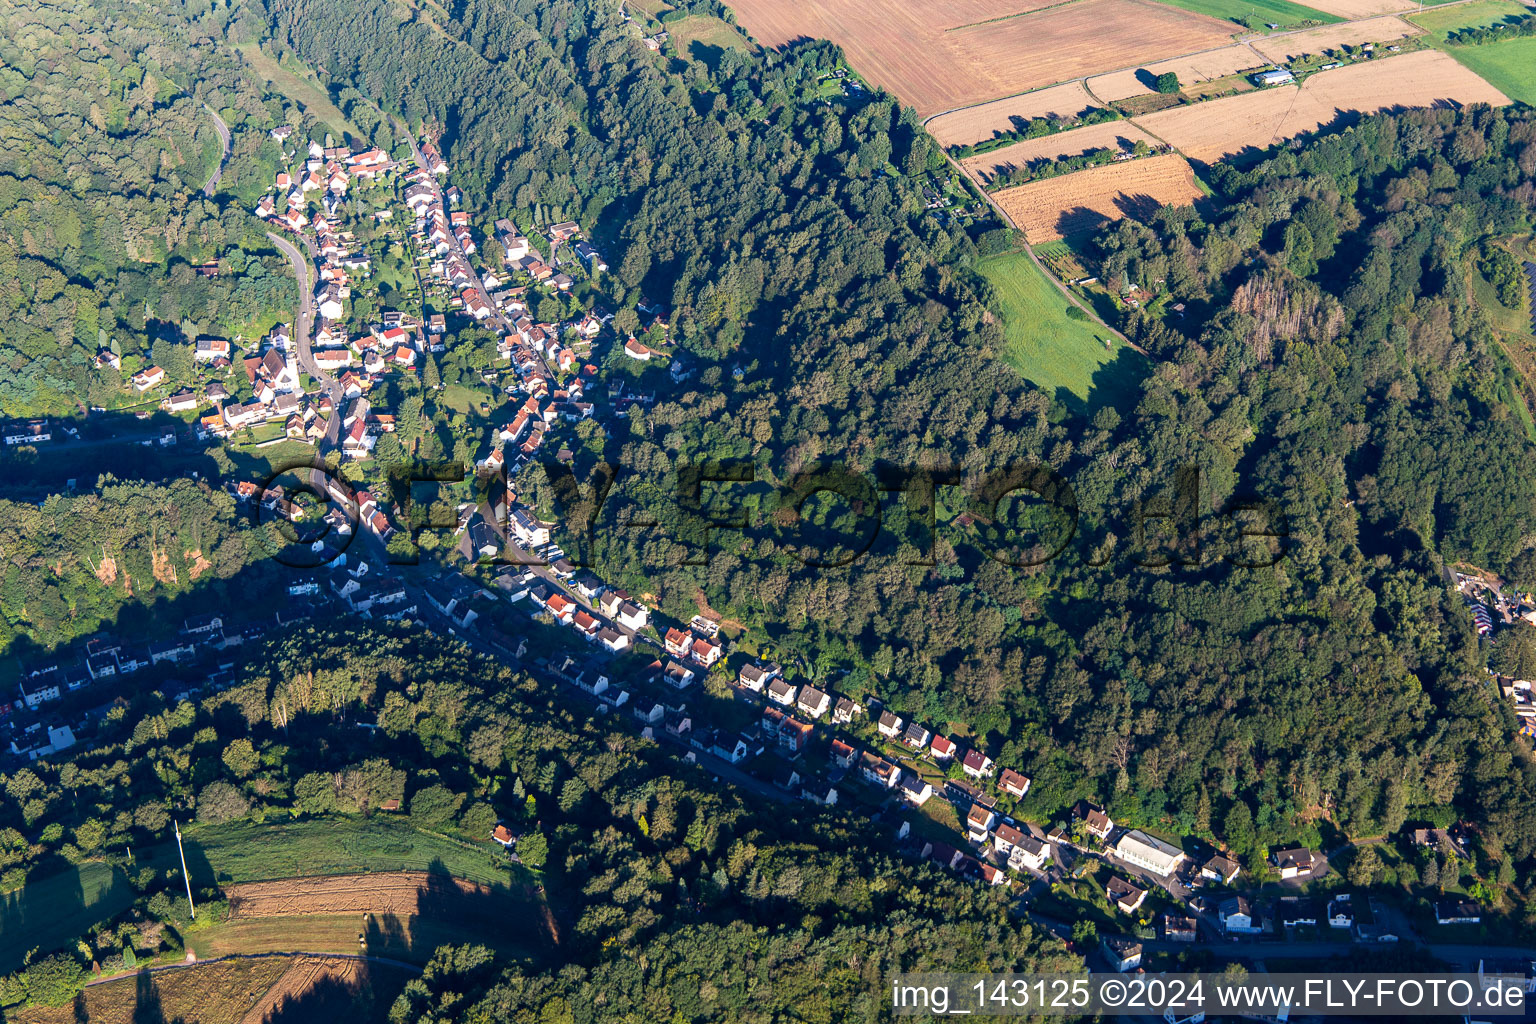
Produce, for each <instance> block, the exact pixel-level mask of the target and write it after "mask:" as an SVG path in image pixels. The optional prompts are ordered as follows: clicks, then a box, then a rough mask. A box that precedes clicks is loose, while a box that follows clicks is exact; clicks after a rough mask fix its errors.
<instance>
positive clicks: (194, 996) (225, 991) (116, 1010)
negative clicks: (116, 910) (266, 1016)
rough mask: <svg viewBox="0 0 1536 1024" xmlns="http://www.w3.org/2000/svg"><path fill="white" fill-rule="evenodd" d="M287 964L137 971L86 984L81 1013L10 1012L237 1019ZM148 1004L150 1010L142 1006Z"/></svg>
mask: <svg viewBox="0 0 1536 1024" xmlns="http://www.w3.org/2000/svg"><path fill="white" fill-rule="evenodd" d="M287 969H288V961H287V960H285V959H282V958H280V957H274V958H271V959H261V960H226V961H222V962H220V963H216V964H202V965H199V966H197V967H185V968H177V969H175V970H169V971H155V972H153V973H147V972H140V973H139V974H136V975H129V976H128V977H125V978H119V979H117V980H115V981H108V982H103V983H102V984H100V985H92V986H90V987H89V988H87V989H86V990H85V992H84V993H83V999H84V1003H85V1005H84V1008H83V1010H84V1012H83V1014H82V1013H81V1012H80V1011H79V1010H78V1009H77V1007H76V1006H61V1007H41V1006H37V1007H31V1008H29V1009H26V1010H21V1011H18V1012H16V1013H15V1014H14V1015H13V1016H12V1017H10V1019H11V1020H12V1021H14V1022H16V1024H77V1022H78V1021H81V1020H88V1021H90V1022H91V1024H135V1022H136V1021H144V1020H157V1021H185V1022H186V1024H239V1022H240V1021H241V1020H242V1019H244V1017H245V1015H246V1012H247V1011H248V1010H250V1009H251V1008H252V1007H253V1006H255V1005H257V1003H258V1002H259V1001H260V1000H261V998H262V995H263V993H265V992H266V991H267V990H268V989H270V988H271V987H272V985H273V983H274V982H276V981H277V979H278V978H280V977H282V975H283V973H284V972H285V971H286V970H287ZM151 1007H153V1008H154V1011H155V1012H154V1013H153V1014H151V1013H149V1012H148V1011H149V1010H150V1008H151Z"/></svg>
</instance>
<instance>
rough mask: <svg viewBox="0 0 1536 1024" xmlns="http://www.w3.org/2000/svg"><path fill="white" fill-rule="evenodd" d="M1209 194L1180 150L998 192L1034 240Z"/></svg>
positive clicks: (1148, 212)
mask: <svg viewBox="0 0 1536 1024" xmlns="http://www.w3.org/2000/svg"><path fill="white" fill-rule="evenodd" d="M1204 194H1205V193H1204V192H1202V191H1201V189H1200V186H1199V185H1198V184H1197V183H1196V182H1195V172H1194V169H1193V168H1191V167H1190V166H1189V163H1188V161H1186V160H1185V159H1184V158H1183V157H1181V156H1179V155H1177V154H1173V153H1170V154H1165V155H1163V156H1154V157H1147V158H1146V159H1143V160H1128V161H1126V162H1124V163H1118V164H1108V165H1106V166H1104V167H1090V168H1089V169H1087V170H1085V171H1076V172H1074V173H1072V174H1063V175H1061V176H1059V177H1055V178H1046V179H1044V180H1043V181H1032V182H1029V183H1028V184H1025V185H1019V186H1017V187H1015V188H1009V189H1004V190H1003V191H1001V192H999V193H997V195H996V199H997V202H998V205H1000V206H1001V207H1002V208H1003V209H1004V210H1005V211H1007V213H1008V216H1009V217H1011V218H1012V219H1013V222H1014V223H1015V224H1017V225H1018V226H1019V227H1021V228H1023V229H1024V234H1025V236H1026V237H1027V238H1028V239H1029V240H1030V241H1031V242H1049V241H1052V240H1054V239H1057V238H1063V237H1065V236H1067V235H1074V234H1077V233H1078V232H1082V231H1092V230H1094V229H1096V228H1098V227H1100V226H1101V225H1103V224H1106V223H1109V222H1110V221H1115V220H1119V219H1120V218H1121V217H1124V216H1126V215H1127V214H1135V215H1136V216H1139V217H1146V216H1150V215H1151V214H1152V213H1153V212H1155V211H1156V210H1157V208H1158V207H1160V206H1183V205H1187V204H1189V203H1193V202H1195V201H1196V200H1198V199H1199V198H1200V197H1201V196H1203V195H1204Z"/></svg>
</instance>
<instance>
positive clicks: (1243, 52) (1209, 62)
mask: <svg viewBox="0 0 1536 1024" xmlns="http://www.w3.org/2000/svg"><path fill="white" fill-rule="evenodd" d="M1267 64H1268V62H1267V61H1265V59H1264V58H1263V57H1261V56H1259V55H1258V54H1257V53H1255V52H1254V51H1253V49H1252V48H1251V47H1249V46H1248V44H1247V43H1234V44H1233V45H1231V46H1223V47H1221V48H1219V49H1216V50H1207V51H1205V52H1204V53H1192V54H1190V55H1189V56H1187V57H1175V58H1174V59H1173V60H1164V61H1158V62H1157V63H1155V64H1149V65H1147V66H1146V67H1144V68H1130V69H1128V70H1125V71H1116V72H1113V73H1112V74H1108V75H1098V76H1095V77H1093V78H1090V79H1088V88H1089V90H1090V91H1092V93H1093V94H1094V95H1095V96H1097V97H1098V98H1099V99H1101V100H1104V101H1105V102H1110V103H1112V102H1114V101H1115V100H1123V99H1126V98H1128V97H1131V96H1146V95H1150V94H1151V93H1152V92H1154V91H1155V90H1154V89H1153V88H1152V83H1153V82H1154V81H1156V79H1157V76H1158V75H1161V74H1165V73H1167V72H1169V71H1172V72H1173V73H1174V74H1176V75H1178V76H1179V83H1180V84H1181V85H1194V84H1197V83H1200V82H1209V81H1212V80H1214V79H1217V78H1226V77H1227V76H1228V75H1233V74H1236V73H1237V72H1239V71H1248V70H1250V69H1252V68H1259V67H1265V66H1267Z"/></svg>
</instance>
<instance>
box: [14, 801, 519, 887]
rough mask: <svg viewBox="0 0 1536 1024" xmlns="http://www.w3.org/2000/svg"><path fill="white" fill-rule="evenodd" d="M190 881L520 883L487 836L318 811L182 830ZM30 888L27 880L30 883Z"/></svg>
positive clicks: (155, 853) (162, 855)
mask: <svg viewBox="0 0 1536 1024" xmlns="http://www.w3.org/2000/svg"><path fill="white" fill-rule="evenodd" d="M182 835H183V836H184V837H185V838H186V846H187V867H188V870H189V871H191V873H192V884H193V885H194V886H197V885H211V884H214V883H215V882H218V883H221V884H222V883H226V882H258V881H263V880H265V879H269V878H295V877H298V876H300V875H347V874H363V873H365V872H372V871H425V870H427V869H429V868H430V867H431V866H432V864H433V863H434V862H440V863H441V864H442V865H443V867H444V868H446V869H447V871H448V873H449V874H452V875H454V876H456V877H458V878H465V879H468V880H469V881H472V882H481V883H484V884H486V885H511V884H514V883H520V881H521V880H520V879H518V878H515V877H514V875H513V866H512V865H509V864H508V863H507V861H506V860H505V859H504V858H503V857H502V856H501V850H500V847H495V846H493V845H492V844H490V843H468V842H464V841H463V840H459V839H453V838H450V837H448V836H441V835H438V834H436V833H432V832H426V831H424V830H422V829H418V828H415V827H413V826H412V825H411V824H410V819H409V818H405V817H397V816H389V815H382V814H380V815H375V816H374V817H372V818H317V819H311V820H308V821H283V822H268V823H265V824H259V825H258V824H254V823H252V822H236V823H231V824H228V825H216V826H212V827H206V826H196V825H194V826H192V827H189V828H187V829H185V830H184V831H183V832H182ZM175 858H176V845H175V843H174V842H172V843H169V844H163V845H161V846H158V847H155V848H153V849H152V850H149V851H141V852H140V855H139V860H140V861H141V862H143V861H145V860H146V859H148V860H149V861H150V862H152V863H154V864H155V865H156V866H157V867H158V866H161V865H162V864H163V865H165V866H167V867H169V866H171V865H172V864H174V862H175ZM29 888H30V887H29Z"/></svg>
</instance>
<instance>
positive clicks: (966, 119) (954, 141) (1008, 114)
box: [928, 82, 1095, 148]
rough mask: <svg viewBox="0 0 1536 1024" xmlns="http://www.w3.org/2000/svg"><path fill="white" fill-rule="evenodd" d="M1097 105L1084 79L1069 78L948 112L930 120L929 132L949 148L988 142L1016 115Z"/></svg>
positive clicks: (1066, 113)
mask: <svg viewBox="0 0 1536 1024" xmlns="http://www.w3.org/2000/svg"><path fill="white" fill-rule="evenodd" d="M1094 105H1095V104H1094V102H1093V99H1092V97H1090V96H1089V95H1088V91H1087V90H1086V89H1084V88H1083V83H1081V82H1068V83H1066V84H1065V85H1058V86H1053V87H1052V88H1049V89H1040V90H1038V91H1036V92H1028V93H1025V94H1024V95H1022V96H1010V97H1008V98H1007V99H1004V100H996V101H994V102H992V103H983V104H982V105H981V106H979V107H970V108H968V109H966V110H957V111H955V112H954V113H952V114H944V115H942V116H941V117H936V118H934V119H933V120H932V121H929V122H928V132H929V134H931V135H932V136H933V137H934V138H935V139H937V140H938V141H939V145H941V146H944V147H945V148H948V147H950V146H969V145H972V144H974V143H977V142H985V141H986V140H987V139H990V138H992V137H993V136H994V135H996V134H997V133H998V132H1006V131H1011V130H1012V129H1013V119H1014V118H1020V119H1022V120H1024V121H1029V120H1032V119H1034V118H1037V117H1051V118H1057V117H1074V116H1076V115H1078V114H1081V113H1082V112H1083V111H1084V110H1087V109H1088V108H1089V107H1092V106H1094Z"/></svg>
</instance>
